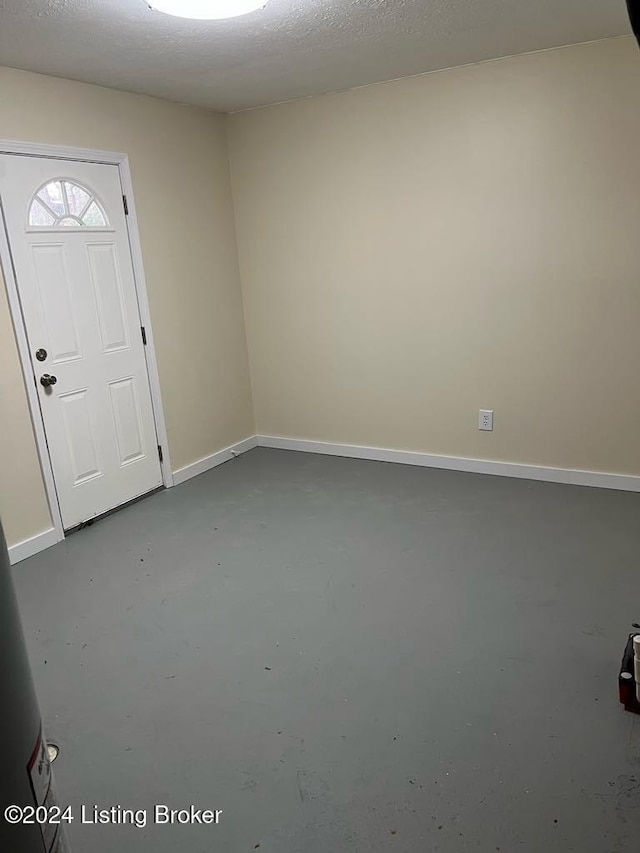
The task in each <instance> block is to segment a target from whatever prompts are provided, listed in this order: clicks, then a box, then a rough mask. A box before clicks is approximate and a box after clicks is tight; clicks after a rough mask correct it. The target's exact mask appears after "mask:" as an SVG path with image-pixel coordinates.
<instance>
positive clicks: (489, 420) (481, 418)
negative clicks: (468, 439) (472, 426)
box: [478, 409, 493, 432]
mask: <svg viewBox="0 0 640 853" xmlns="http://www.w3.org/2000/svg"><path fill="white" fill-rule="evenodd" d="M478 429H480V430H484V431H486V432H493V409H480V411H479V413H478Z"/></svg>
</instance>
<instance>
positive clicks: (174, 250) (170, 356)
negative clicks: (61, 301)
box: [0, 68, 254, 544]
mask: <svg viewBox="0 0 640 853" xmlns="http://www.w3.org/2000/svg"><path fill="white" fill-rule="evenodd" d="M0 137H2V138H4V139H20V140H28V141H30V142H46V143H53V144H60V145H73V146H80V147H86V148H101V149H107V150H112V151H124V152H126V153H127V154H129V157H130V165H131V172H132V177H133V186H134V191H135V198H136V204H137V208H138V225H139V228H140V237H141V241H142V251H143V257H144V265H145V273H146V280H147V290H148V296H149V302H150V306H151V316H152V321H153V329H154V334H155V338H156V352H157V358H158V364H159V370H160V381H161V388H162V396H163V402H164V409H165V417H166V421H167V429H168V434H169V446H170V452H171V461H172V466H173V468H174V470H175V469H177V468H180V467H182V466H184V465H187V464H188V463H190V462H193V461H195V460H197V459H200V458H202V457H204V456H207V455H209V454H211V453H213V452H214V451H216V450H219V449H220V448H222V447H226V446H227V445H229V444H232V443H234V442H236V441H239V440H240V439H242V438H244V437H246V436H248V435H252V434H253V432H254V425H253V414H252V407H251V391H250V384H249V374H248V364H247V355H246V342H245V335H244V323H243V317H242V300H241V295H240V288H239V281H238V269H237V252H236V244H235V233H234V224H233V214H232V203H231V192H230V183H229V173H228V158H227V148H226V139H225V132H224V119H223V118H222V117H220V116H216V115H214V114H212V113H207V112H205V111H203V110H198V109H192V108H189V107H182V106H179V105H177V104H171V103H168V102H165V101H161V100H157V99H153V98H147V97H142V96H139V95H131V94H126V93H122V92H116V91H113V90H110V89H103V88H100V87H97V86H89V85H85V84H82V83H73V82H70V81H65V80H58V79H55V78H51V77H43V76H40V75H36V74H28V73H25V72H21V71H13V70H10V69H4V68H0ZM0 364H2V370H0V405H1V407H2V408H1V410H0V423H1V434H2V440H1V441H0V470H1V471H2V477H1V478H0V515H2V518H3V519H4V524H5V526H6V532H7V539H8V540H9V543H10V544H13V543H16V542H18V541H21V540H23V539H26V538H28V537H30V536H33V535H34V534H36V533H38V532H40V531H41V530H44V529H47V528H49V527H50V525H51V522H50V519H49V513H48V508H47V503H46V499H45V495H44V490H43V486H42V480H41V476H40V469H39V465H38V460H37V453H36V449H35V445H34V441H33V436H32V432H31V425H30V419H29V413H28V409H27V404H26V399H25V394H24V387H23V383H22V378H21V374H20V368H19V362H18V359H17V355H16V349H15V341H14V338H13V333H12V330H11V322H10V319H9V314H8V307H7V303H6V299H5V291H4V288H0Z"/></svg>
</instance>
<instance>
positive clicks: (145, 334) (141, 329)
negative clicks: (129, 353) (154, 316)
mask: <svg viewBox="0 0 640 853" xmlns="http://www.w3.org/2000/svg"><path fill="white" fill-rule="evenodd" d="M140 331H141V332H142V343H143V344H144V345H145V346H146V345H147V330H146V329H145V327H144V326H140Z"/></svg>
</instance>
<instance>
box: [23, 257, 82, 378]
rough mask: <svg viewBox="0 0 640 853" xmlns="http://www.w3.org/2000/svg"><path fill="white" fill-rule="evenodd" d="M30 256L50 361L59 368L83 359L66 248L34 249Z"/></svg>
mask: <svg viewBox="0 0 640 853" xmlns="http://www.w3.org/2000/svg"><path fill="white" fill-rule="evenodd" d="M31 255H32V258H33V267H34V271H35V285H36V288H37V290H38V296H39V297H40V306H39V307H40V310H41V314H42V318H43V320H44V325H45V328H46V332H47V336H48V339H49V343H50V347H51V359H52V361H53V362H54V363H56V364H58V363H60V362H61V361H69V360H71V359H74V358H82V354H81V353H80V344H79V340H80V335H79V333H78V325H77V320H76V317H75V311H74V307H73V296H72V292H71V281H70V278H69V268H68V264H67V259H66V252H65V246H64V244H62V243H52V244H40V245H35V246H31Z"/></svg>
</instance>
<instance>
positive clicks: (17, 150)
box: [0, 139, 173, 542]
mask: <svg viewBox="0 0 640 853" xmlns="http://www.w3.org/2000/svg"><path fill="white" fill-rule="evenodd" d="M0 154H23V155H26V156H29V157H46V158H48V159H57V160H79V161H81V162H83V163H106V164H108V165H112V166H117V167H118V171H119V174H120V182H121V185H122V191H123V193H124V195H125V196H126V197H127V206H128V211H129V213H128V216H126V217H125V218H126V222H127V232H128V236H129V246H130V248H131V259H132V261H133V275H134V279H135V286H136V296H137V299H138V309H139V311H140V322H141V324H142V325H143V326H144V328H145V332H146V337H147V345H146V347H145V348H144V353H145V358H146V363H147V373H148V376H149V386H150V389H151V401H152V404H153V416H154V420H155V427H156V434H157V436H158V444H159V445H160V446H161V447H162V462H161V468H162V481H163V483H164V485H165V487H166V488H170V487H171V486H173V474H172V472H171V459H170V457H169V442H168V439H167V427H166V424H165V419H164V409H163V407H162V396H161V393H160V377H159V374H158V364H157V361H156V351H155V346H154V342H153V328H152V325H151V314H150V311H149V301H148V299H147V286H146V282H145V277H144V266H143V263H142V247H141V245H140V234H139V232H138V220H137V218H136V206H135V200H134V197H133V184H132V182H131V172H130V170H129V157H128V156H127V155H126V154H121V153H119V152H115V151H94V150H92V149H90V148H71V147H69V146H66V145H40V144H37V143H32V142H18V141H14V140H7V139H0ZM0 268H1V269H2V273H3V276H4V281H5V286H6V289H7V297H8V301H9V309H10V311H11V319H12V322H13V329H14V332H15V336H16V342H17V345H18V352H19V354H20V363H21V365H22V374H23V377H24V385H25V389H26V392H27V399H28V401H29V411H30V413H31V422H32V424H33V431H34V434H35V439H36V445H37V447H38V455H39V457H40V467H41V469H42V476H43V479H44V486H45V491H46V493H47V500H48V502H49V511H50V513H51V519H52V521H53V527H54V530H55V533H56V537H57V539H56V541H57V542H60V541H61V540H62V539H64V527H63V525H62V516H61V515H60V506H59V504H58V496H57V493H56V486H55V480H54V477H53V468H52V466H51V459H50V457H49V450H48V447H47V440H46V435H45V429H44V420H43V418H42V412H41V410H40V399H39V396H38V388H37V385H36V377H35V374H34V372H33V366H32V362H31V352H30V347H29V344H28V341H27V332H26V327H25V323H24V317H23V316H22V308H21V306H20V296H19V291H18V283H17V281H16V277H15V273H14V269H13V264H12V262H11V254H10V251H9V240H8V236H7V230H6V222H5V218H4V212H3V211H2V205H1V204H0Z"/></svg>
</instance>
